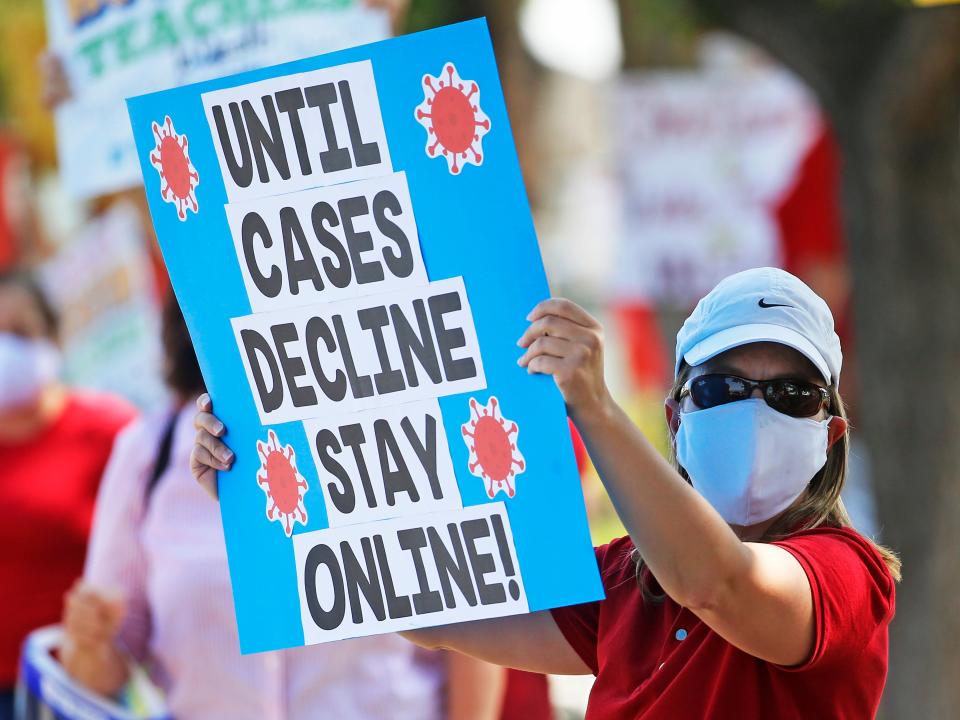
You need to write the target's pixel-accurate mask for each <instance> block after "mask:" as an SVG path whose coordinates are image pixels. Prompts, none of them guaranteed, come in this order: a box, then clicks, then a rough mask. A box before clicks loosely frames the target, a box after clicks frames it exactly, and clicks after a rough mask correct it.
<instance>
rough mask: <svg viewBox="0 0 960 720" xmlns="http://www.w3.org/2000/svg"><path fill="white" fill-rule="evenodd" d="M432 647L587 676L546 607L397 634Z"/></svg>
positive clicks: (548, 671)
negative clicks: (532, 611)
mask: <svg viewBox="0 0 960 720" xmlns="http://www.w3.org/2000/svg"><path fill="white" fill-rule="evenodd" d="M400 634H401V635H403V636H404V637H405V638H407V640H410V641H411V642H414V643H416V644H417V645H420V646H421V647H425V648H429V649H431V650H439V649H446V650H456V651H457V652H461V653H464V654H465V655H470V656H472V657H475V658H478V659H479V660H485V661H487V662H489V663H494V664H495V665H503V666H504V667H511V668H516V669H517V670H528V671H530V672H538V673H545V674H550V675H589V674H590V668H588V667H587V666H586V664H585V663H584V662H583V660H581V659H580V656H579V655H577V653H576V652H575V651H574V649H573V648H572V647H571V646H570V643H568V642H567V640H566V638H565V637H564V636H563V633H561V632H560V628H558V627H557V624H556V622H554V620H553V616H552V615H551V614H550V611H549V610H541V611H539V612H534V613H529V614H528V615H510V616H507V617H501V618H491V619H489V620H474V621H471V622H464V623H454V624H452V625H440V626H438V627H432V628H424V629H422V630H408V631H406V632H402V633H400Z"/></svg>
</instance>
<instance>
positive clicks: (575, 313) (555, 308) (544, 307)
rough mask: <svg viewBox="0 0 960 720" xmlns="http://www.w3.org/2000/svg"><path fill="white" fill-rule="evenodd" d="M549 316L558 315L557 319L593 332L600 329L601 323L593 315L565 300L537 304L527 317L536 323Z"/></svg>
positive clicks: (554, 299) (555, 299)
mask: <svg viewBox="0 0 960 720" xmlns="http://www.w3.org/2000/svg"><path fill="white" fill-rule="evenodd" d="M547 315H556V316H557V317H561V318H565V319H566V320H569V321H571V322H574V323H576V324H577V325H582V326H583V327H586V328H590V329H593V330H596V329H599V328H600V323H599V322H597V320H596V318H594V317H593V315H591V314H590V313H588V312H587V311H586V310H584V309H583V308H582V307H580V306H579V305H577V304H576V303H575V302H572V301H570V300H567V299H565V298H550V299H549V300H544V301H542V302H539V303H537V305H536V307H534V308H533V310H531V311H530V314H529V315H527V320H529V321H530V322H536V321H537V320H539V319H540V318H542V317H546V316H547Z"/></svg>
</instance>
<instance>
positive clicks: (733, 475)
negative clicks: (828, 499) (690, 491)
mask: <svg viewBox="0 0 960 720" xmlns="http://www.w3.org/2000/svg"><path fill="white" fill-rule="evenodd" d="M829 422H830V419H829V418H827V419H826V420H822V421H820V420H813V419H811V418H795V417H790V416H789V415H784V414H783V413H780V412H777V411H776V410H774V409H773V408H771V407H770V406H769V405H767V403H766V402H764V401H763V400H762V399H760V398H749V399H747V400H738V401H736V402H731V403H727V404H726V405H717V406H716V407H712V408H708V409H706V410H695V411H693V412H681V413H680V427H679V428H678V429H677V437H676V443H677V460H678V461H679V463H680V465H681V466H683V468H684V469H685V470H686V471H687V474H688V475H689V476H690V480H691V482H692V483H693V487H694V488H696V489H697V491H698V492H699V493H700V494H701V495H703V497H704V498H706V499H707V501H708V502H709V503H710V504H711V505H713V507H714V508H715V509H716V510H717V512H719V513H720V515H721V516H722V517H723V519H724V520H726V521H727V522H728V523H730V524H731V525H753V524H754V523H758V522H763V521H764V520H769V519H770V518H772V517H774V516H775V515H777V514H779V513H780V512H782V511H783V510H786V509H787V508H788V507H789V506H790V505H791V504H792V503H793V501H794V500H796V499H797V498H798V497H799V496H800V493H802V492H803V490H804V488H806V487H807V485H808V484H809V482H810V480H812V479H813V476H814V475H816V474H817V472H819V470H820V469H821V468H822V467H823V466H824V465H825V464H826V462H827V439H828V430H827V426H828V424H829Z"/></svg>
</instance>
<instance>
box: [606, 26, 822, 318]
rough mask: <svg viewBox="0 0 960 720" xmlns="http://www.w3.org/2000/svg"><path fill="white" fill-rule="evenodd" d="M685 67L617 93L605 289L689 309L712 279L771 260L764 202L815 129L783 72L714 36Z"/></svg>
mask: <svg viewBox="0 0 960 720" xmlns="http://www.w3.org/2000/svg"><path fill="white" fill-rule="evenodd" d="M705 55H706V58H705V62H704V64H703V67H701V68H699V69H696V70H678V71H654V72H637V73H635V74H633V75H628V76H626V77H625V78H624V80H623V81H622V82H621V85H620V87H619V89H618V96H617V102H618V109H617V112H616V113H615V116H616V118H617V122H618V123H619V125H618V128H617V130H618V134H619V144H618V145H619V147H621V148H624V154H623V156H622V158H623V159H622V161H621V170H622V173H623V180H624V193H625V197H624V215H625V217H624V222H625V224H624V231H623V237H622V239H621V248H620V261H619V262H618V264H617V270H616V272H617V279H616V283H615V293H614V294H615V295H616V296H617V297H618V299H622V300H638V301H642V302H646V303H652V304H655V305H668V306H673V307H677V308H680V309H682V310H683V311H686V310H688V309H689V308H691V307H693V305H694V304H695V303H696V301H697V300H698V299H699V298H700V297H702V296H703V295H704V294H705V293H706V292H708V291H709V290H710V289H711V288H712V287H713V286H714V285H715V284H716V283H717V282H719V280H720V279H722V278H723V277H725V276H727V275H729V274H731V273H734V272H737V271H740V270H743V269H746V268H748V267H757V266H763V265H773V266H779V265H781V261H782V256H781V248H780V246H779V243H780V236H779V230H778V227H777V221H776V218H775V216H774V207H775V205H776V203H777V201H778V199H779V198H780V196H781V195H782V194H783V193H785V192H786V191H787V190H788V189H789V188H790V186H791V183H792V182H793V181H794V178H795V177H796V173H797V170H798V168H799V166H800V162H801V160H802V158H803V157H804V153H805V152H806V150H807V149H808V148H809V147H810V145H811V143H812V142H813V140H814V139H815V138H816V136H817V133H818V131H819V130H820V127H821V126H820V122H821V121H820V116H819V111H818V109H817V106H816V104H815V101H814V100H813V98H812V97H811V96H810V94H809V93H808V92H807V90H806V89H805V88H804V87H803V85H802V84H801V83H800V82H799V81H798V80H797V79H796V78H795V77H793V76H792V75H791V74H790V73H789V72H788V71H786V70H785V69H783V68H780V67H779V66H777V65H775V64H773V63H771V62H770V61H768V60H767V59H766V58H765V57H764V56H762V55H759V54H758V53H756V52H755V51H752V50H751V49H750V48H749V47H744V46H743V45H742V44H741V43H740V42H739V41H736V40H733V39H731V38H728V37H726V36H714V37H713V38H712V39H711V42H709V43H707V45H706V48H705Z"/></svg>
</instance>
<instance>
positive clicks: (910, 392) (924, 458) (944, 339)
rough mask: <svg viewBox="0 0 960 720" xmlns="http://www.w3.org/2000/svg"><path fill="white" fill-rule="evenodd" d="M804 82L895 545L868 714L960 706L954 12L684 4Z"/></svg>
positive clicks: (959, 204)
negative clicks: (823, 132)
mask: <svg viewBox="0 0 960 720" xmlns="http://www.w3.org/2000/svg"><path fill="white" fill-rule="evenodd" d="M694 4H695V5H696V6H697V7H698V8H699V9H700V10H702V11H704V12H705V14H706V15H707V16H708V17H710V19H712V20H713V21H715V22H717V23H718V24H720V25H722V26H724V27H727V28H729V29H730V30H733V31H734V32H739V33H741V34H743V35H745V36H747V37H749V38H750V39H751V40H753V41H754V42H757V43H759V44H760V45H762V46H764V47H765V48H766V49H767V50H768V51H769V52H770V53H771V54H772V55H774V56H775V57H777V58H779V59H780V60H781V61H782V62H784V63H785V64H787V65H788V66H790V67H792V68H793V69H794V71H795V72H797V73H798V74H799V75H800V76H801V77H802V78H804V79H805V80H806V81H807V83H808V84H809V85H810V87H811V88H812V89H813V91H814V92H815V94H816V95H817V96H818V98H819V100H820V102H821V105H822V106H823V108H824V109H825V111H826V112H827V114H828V115H829V117H830V119H831V121H832V123H833V125H834V127H835V129H836V131H837V136H838V140H839V143H840V147H841V157H842V178H843V197H842V202H843V210H844V221H845V229H846V237H847V241H848V245H849V254H850V265H851V271H852V278H853V307H854V324H855V334H856V342H857V345H858V348H857V356H858V358H859V361H860V367H859V371H860V378H861V388H860V392H859V393H858V396H859V397H860V407H859V408H858V410H859V413H858V414H859V416H860V417H861V418H862V420H861V424H862V427H860V428H855V432H862V434H863V436H864V438H865V439H866V442H867V445H868V447H869V448H870V453H871V458H872V460H873V463H872V466H873V482H874V486H875V489H876V493H877V499H878V506H879V513H880V521H881V527H882V538H881V539H882V541H883V542H884V543H885V544H888V545H890V546H891V547H892V548H893V549H895V550H896V551H898V552H899V553H900V554H901V557H902V559H903V576H904V579H903V582H902V583H901V584H900V585H899V587H898V589H897V617H896V619H895V620H894V622H893V624H892V625H891V628H890V672H889V676H888V679H887V688H886V691H885V694H884V701H883V706H882V710H881V716H882V717H884V718H898V719H899V718H918V719H919V718H923V719H924V720H926V719H927V718H931V719H935V718H944V719H946V718H954V717H956V716H957V714H956V713H957V708H960V8H941V9H936V10H924V9H912V10H910V9H901V8H899V7H897V6H896V4H895V3H893V2H889V3H888V2H883V3H881V2H879V1H878V0H871V1H870V2H850V3H842V4H841V3H829V4H828V3H813V2H801V1H800V0H785V1H784V2H778V3H770V2H769V0H695V2H694Z"/></svg>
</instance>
